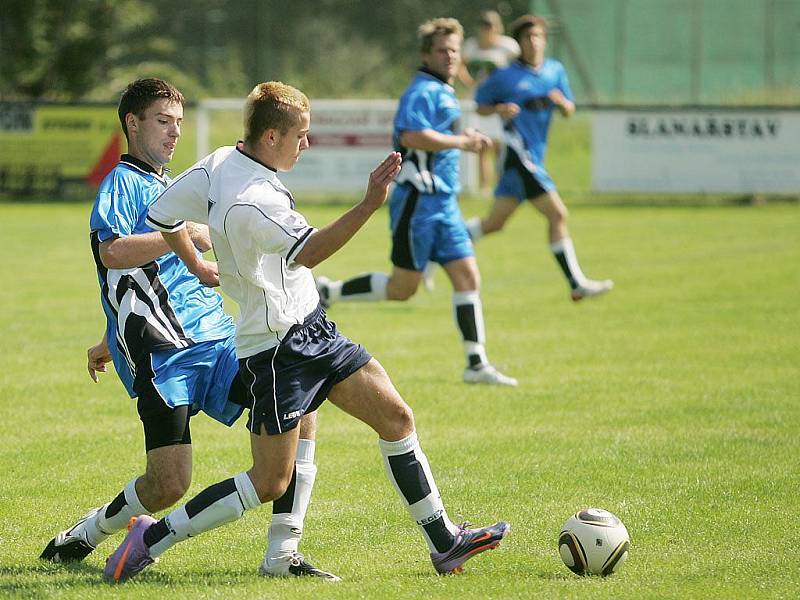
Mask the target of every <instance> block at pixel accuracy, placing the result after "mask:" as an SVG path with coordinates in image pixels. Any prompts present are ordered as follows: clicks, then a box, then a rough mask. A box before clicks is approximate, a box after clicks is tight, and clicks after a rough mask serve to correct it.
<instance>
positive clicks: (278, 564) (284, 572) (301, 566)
mask: <svg viewBox="0 0 800 600" xmlns="http://www.w3.org/2000/svg"><path fill="white" fill-rule="evenodd" d="M259 572H260V573H261V574H262V575H264V576H265V577H318V578H319V579H324V580H325V581H331V582H336V581H341V579H340V578H339V577H337V576H336V575H334V574H333V573H328V572H327V571H323V570H322V569H318V568H316V567H315V566H313V565H312V564H311V563H309V562H308V561H307V560H306V559H305V557H304V556H303V555H302V554H300V553H299V552H290V553H288V554H286V555H285V556H281V557H278V558H269V557H268V556H265V557H264V560H263V561H261V567H260V568H259Z"/></svg>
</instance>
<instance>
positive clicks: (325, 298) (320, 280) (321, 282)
mask: <svg viewBox="0 0 800 600" xmlns="http://www.w3.org/2000/svg"><path fill="white" fill-rule="evenodd" d="M314 283H315V284H316V286H317V293H318V294H319V303H320V304H321V305H322V308H324V309H326V310H327V309H329V308H330V307H331V300H330V292H329V291H328V286H329V285H330V283H331V280H330V279H328V278H327V277H315V278H314Z"/></svg>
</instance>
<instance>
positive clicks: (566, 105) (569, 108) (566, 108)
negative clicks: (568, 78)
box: [547, 88, 575, 117]
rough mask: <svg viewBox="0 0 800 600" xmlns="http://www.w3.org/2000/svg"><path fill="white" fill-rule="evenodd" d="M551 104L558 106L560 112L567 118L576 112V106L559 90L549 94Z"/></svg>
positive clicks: (551, 91) (553, 90) (556, 89)
mask: <svg viewBox="0 0 800 600" xmlns="http://www.w3.org/2000/svg"><path fill="white" fill-rule="evenodd" d="M547 97H548V98H549V99H550V102H552V103H553V104H555V105H556V107H557V108H558V110H559V112H560V113H561V114H562V115H564V116H565V117H568V116H570V115H571V114H572V113H573V112H575V104H574V103H573V102H572V101H571V100H568V99H567V97H566V96H565V95H564V94H563V93H562V91H561V90H559V89H558V88H555V89H552V90H550V91H549V92H548V93H547Z"/></svg>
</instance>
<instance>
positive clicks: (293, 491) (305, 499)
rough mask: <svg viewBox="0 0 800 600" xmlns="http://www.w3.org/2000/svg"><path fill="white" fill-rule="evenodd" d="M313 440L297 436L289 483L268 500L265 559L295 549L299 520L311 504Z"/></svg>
mask: <svg viewBox="0 0 800 600" xmlns="http://www.w3.org/2000/svg"><path fill="white" fill-rule="evenodd" d="M314 447H315V444H314V440H305V439H302V438H301V439H300V440H299V441H298V443H297V458H296V460H295V468H294V473H293V475H292V482H291V483H290V484H289V487H288V488H287V489H286V492H285V493H284V494H283V496H281V497H280V498H278V499H277V500H275V501H273V503H272V522H271V523H270V526H269V530H268V535H267V537H268V539H269V545H268V547H267V558H269V559H277V558H280V557H282V556H286V555H287V554H291V553H292V552H297V548H298V547H299V545H300V538H301V537H302V536H303V522H304V521H305V518H306V512H307V511H308V505H309V504H310V503H311V490H312V489H313V487H314V480H315V479H316V477H317V466H316V465H315V464H314Z"/></svg>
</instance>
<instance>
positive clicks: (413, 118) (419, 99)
mask: <svg viewBox="0 0 800 600" xmlns="http://www.w3.org/2000/svg"><path fill="white" fill-rule="evenodd" d="M435 112H436V106H435V105H434V103H433V98H431V96H430V95H429V94H425V93H422V92H421V91H416V92H413V93H412V94H411V96H410V97H409V98H408V102H406V103H405V105H404V106H403V107H402V108H401V109H400V110H399V111H398V113H397V118H396V120H395V129H397V130H398V131H422V130H423V129H434V124H433V121H432V116H433V115H434V113H435Z"/></svg>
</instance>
